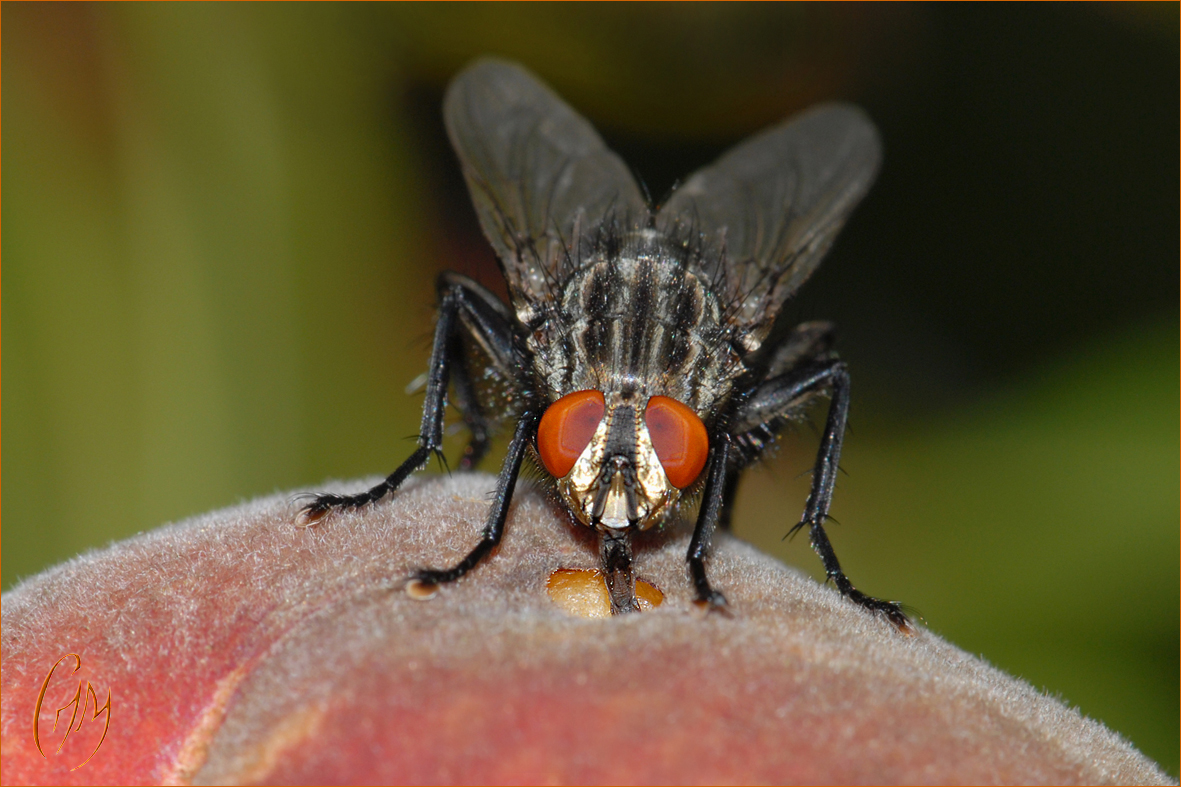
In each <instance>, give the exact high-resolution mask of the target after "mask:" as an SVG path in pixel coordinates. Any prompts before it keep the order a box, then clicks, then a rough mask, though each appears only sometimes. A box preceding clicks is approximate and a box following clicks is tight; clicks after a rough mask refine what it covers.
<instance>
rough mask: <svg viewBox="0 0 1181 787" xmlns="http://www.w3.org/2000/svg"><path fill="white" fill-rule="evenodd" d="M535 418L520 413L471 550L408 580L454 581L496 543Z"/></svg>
mask: <svg viewBox="0 0 1181 787" xmlns="http://www.w3.org/2000/svg"><path fill="white" fill-rule="evenodd" d="M539 420H540V418H539V417H538V416H535V415H533V414H532V413H524V414H522V416H521V418H520V420H518V421H517V428H516V430H514V432H513V439H512V441H511V442H510V443H509V446H508V455H507V456H505V458H504V465H503V466H502V467H501V468H500V478H499V479H498V480H497V482H496V492H495V494H494V496H493V498H492V508H490V509H489V511H488V521H487V523H486V524H485V525H484V531H483V532H482V533H481V534H480V543H478V544H476V547H475V549H473V550H472V551H471V552H469V553H468V555H467V557H465V558H464V559H463V560H461V561H459V562H458V563H456V564H455V565H454V566H452V567H451V568H446V569H431V568H424V569H420V570H418V571H416V572H414V574H412V575H411V580H412V581H415V582H418V583H421V584H423V585H428V586H430V585H441V584H443V583H446V582H454V581H455V580H457V579H459V578H460V577H462V576H463V575H464V574H466V573H467V572H469V571H471V570H472V569H473V568H475V567H476V566H477V565H478V564H479V562H480V561H481V560H483V559H484V557H485V556H486V555H487V554H488V553H489V552H491V551H492V550H493V549H494V548H495V547H496V545H497V544H499V543H500V538H501V536H503V535H504V521H505V518H506V517H507V516H508V506H509V502H510V501H512V498H513V489H514V488H516V485H517V477H518V476H519V475H520V473H521V460H522V459H524V458H525V451H526V450H527V449H528V447H529V443H530V442H531V441H532V440H533V435H534V434H535V433H536V432H537V423H538V421H539Z"/></svg>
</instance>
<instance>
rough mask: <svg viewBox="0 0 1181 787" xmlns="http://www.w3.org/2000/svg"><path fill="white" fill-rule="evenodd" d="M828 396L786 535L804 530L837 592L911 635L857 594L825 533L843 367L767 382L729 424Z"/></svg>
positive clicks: (844, 408) (900, 619)
mask: <svg viewBox="0 0 1181 787" xmlns="http://www.w3.org/2000/svg"><path fill="white" fill-rule="evenodd" d="M826 388H827V389H828V390H829V391H830V394H829V397H830V401H829V406H828V419H827V421H826V422H825V425H824V434H823V435H822V436H821V439H820V449H819V451H817V454H816V464H815V467H814V468H813V470H812V489H811V491H810V492H809V494H808V501H807V503H805V505H804V515H803V517H801V519H800V521H799V523H797V524H796V525H795V526H794V527H793V528H792V529H791V531H790V532H792V533H795V532H796V531H797V530H799V529H800V528H803V527H807V528H808V535H809V537H810V539H811V541H812V549H814V550H815V551H816V554H817V555H819V556H820V560H821V562H822V563H823V564H824V571H825V574H826V575H827V576H828V578H829V579H830V580H832V582H833V584H834V585H836V588H837V590H839V591H840V592H841V594H842V595H844V596H845V597H846V598H848V599H849V600H850V601H852V602H854V603H855V604H858V605H860V606H862V607H864V608H865V609H867V610H869V611H870V612H873V613H875V614H879V615H882V616H883V617H885V618H886V619H887V620H889V621H890V622H891V623H892V624H894V626H895V627H897V628H898V629H900V630H902V631H911V630H912V629H911V624H910V621H909V620H908V619H907V617H906V615H905V614H903V612H902V609H901V608H900V607H899V606H898V604H896V603H894V602H892V601H883V600H881V599H877V598H874V597H873V596H867V595H866V594H864V593H862V592H861V591H860V590H858V589H857V588H856V587H854V586H853V583H852V582H850V581H849V578H848V577H847V576H845V572H844V571H842V570H841V564H840V562H839V561H838V560H837V555H836V552H834V551H833V548H832V544H831V543H830V542H829V540H828V534H827V533H825V531H824V522H825V521H826V520H827V519H828V510H829V507H830V506H831V505H832V494H833V489H834V487H835V486H836V480H837V472H838V469H839V468H838V465H839V463H840V458H841V442H842V441H843V439H844V436H845V424H846V421H847V420H848V415H849V370H848V368H847V367H846V366H845V363H844V362H843V361H841V360H838V359H836V358H828V359H824V360H815V361H813V362H811V363H808V364H805V365H804V366H803V367H801V368H799V369H795V370H792V371H790V372H787V373H786V374H782V375H780V376H778V377H773V378H772V379H770V380H768V381H766V382H765V383H763V384H762V385H760V386H759V387H758V388H757V389H756V390H755V392H754V393H753V394H752V395H751V396H750V398H749V399H747V400H746V402H745V403H744V404H743V407H742V409H741V410H740V411H739V413H738V414H737V416H736V418H735V419H734V422H735V423H736V424H745V425H750V424H759V423H766V422H769V421H772V420H774V419H776V418H783V417H786V415H787V414H789V413H790V412H791V411H792V410H793V409H795V408H797V407H798V406H799V405H800V403H801V401H803V400H805V399H807V398H808V397H809V396H811V395H814V394H815V393H817V392H818V391H822V390H824V389H826Z"/></svg>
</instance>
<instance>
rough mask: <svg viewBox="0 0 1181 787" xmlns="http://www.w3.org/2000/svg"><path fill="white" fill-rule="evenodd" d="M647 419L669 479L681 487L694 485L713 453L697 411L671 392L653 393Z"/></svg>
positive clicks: (677, 486)
mask: <svg viewBox="0 0 1181 787" xmlns="http://www.w3.org/2000/svg"><path fill="white" fill-rule="evenodd" d="M644 420H645V421H646V422H647V423H648V435H649V436H650V437H651V438H652V447H653V448H655V449H656V455H657V456H658V457H660V464H661V466H663V467H664V474H665V475H667V476H668V480H669V483H671V484H672V485H673V486H675V487H676V488H677V489H684V488H685V487H687V486H690V485H691V484H692V483H693V482H694V481H696V480H697V476H699V475H701V470H702V468H704V467H705V460H706V458H707V457H708V456H709V435H708V434H707V433H706V431H705V424H703V423H701V419H700V418H698V417H697V413H695V412H693V411H692V410H690V409H689V408H688V407H686V406H685V405H683V404H681V403H680V402H678V401H677V400H676V399H670V398H668V397H667V396H653V397H652V398H651V399H649V400H648V409H647V410H646V411H645V412H644Z"/></svg>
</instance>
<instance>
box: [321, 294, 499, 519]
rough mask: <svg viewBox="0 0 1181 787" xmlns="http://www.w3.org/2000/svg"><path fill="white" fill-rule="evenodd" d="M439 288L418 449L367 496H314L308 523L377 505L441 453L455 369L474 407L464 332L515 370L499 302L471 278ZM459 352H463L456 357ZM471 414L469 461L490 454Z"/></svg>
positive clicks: (463, 397)
mask: <svg viewBox="0 0 1181 787" xmlns="http://www.w3.org/2000/svg"><path fill="white" fill-rule="evenodd" d="M437 286H438V290H439V321H438V323H437V324H436V325H435V339H434V343H433V345H432V347H431V359H430V366H429V369H428V372H427V383H426V395H425V398H424V400H423V404H422V426H421V428H420V430H419V437H418V448H417V449H416V450H415V451H414V453H412V454H411V455H410V456H409V457H408V458H407V459H406V461H404V462H403V463H402V464H401V465H400V466H399V467H398V469H397V470H395V471H394V472H392V473H390V475H389V476H388V477H386V479H385V480H384V481H382V482H381V483H380V484H377V485H376V486H374V487H372V488H370V489H367V490H366V491H364V492H361V493H359V494H355V495H336V494H321V495H316V497H315V498H314V499H313V500H312V502H311V503H309V504H308V505H307V506H305V507H304V509H303V511H302V512H301V518H302V519H303V520H304V521H305V522H315V521H316V520H318V519H320V518H322V517H323V516H324V515H325V514H327V513H328V512H329V511H332V510H335V509H349V508H360V507H362V506H365V505H368V504H369V503H375V502H377V501H378V500H380V499H381V498H383V497H385V496H386V495H387V494H389V493H391V492H393V491H394V490H396V489H397V488H398V487H400V486H401V485H402V483H403V482H404V481H405V480H406V479H407V478H409V477H410V475H411V474H412V473H414V472H415V471H417V470H419V469H421V468H422V466H423V465H425V464H426V462H427V460H428V459H430V456H431V454H433V453H440V452H441V451H442V447H443V420H444V416H445V415H446V411H447V385H448V382H449V380H450V377H451V372H452V367H453V366H454V367H455V370H456V374H455V377H456V380H457V383H458V388H459V392H458V393H457V396H458V399H459V400H460V402H459V403H460V404H461V405H469V406H470V405H472V404H474V403H475V395H474V389H473V387H472V385H471V382H470V376H469V375H468V374H467V370H466V368H464V361H463V357H462V347H461V345H460V343H459V341H458V339H459V336H458V331H459V330H460V328H461V327H462V328H463V329H465V330H467V332H468V333H469V334H470V335H471V336H472V338H473V339H475V340H476V341H477V342H479V343H480V345H481V346H482V347H484V348H485V349H486V350H487V351H488V354H489V357H490V358H491V359H492V362H493V363H496V364H497V365H500V366H503V367H505V368H512V364H513V360H512V354H513V329H512V323H511V321H510V319H509V318H508V316H507V311H506V309H505V307H504V305H503V304H501V303H500V301H499V299H497V297H496V296H495V295H493V294H492V293H490V292H488V290H486V289H484V288H483V287H481V286H480V285H479V284H476V283H475V282H474V281H472V280H471V279H468V278H467V277H465V276H460V275H459V274H455V273H444V274H442V275H441V276H440V277H439V280H438V285H437ZM456 348H459V349H460V352H459V353H458V354H457V352H456ZM472 412H473V413H474V414H473V415H472V416H470V417H468V416H467V415H466V413H465V417H467V418H468V423H469V425H472V424H474V425H475V427H476V428H475V429H473V439H472V443H473V445H472V446H469V452H468V456H471V455H473V454H475V455H477V458H478V456H479V455H482V454H483V452H484V451H486V450H487V429H486V424H485V421H484V417H483V415H482V413H481V411H480V410H479V409H478V408H476V409H474V410H473V411H472Z"/></svg>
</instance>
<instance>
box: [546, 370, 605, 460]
mask: <svg viewBox="0 0 1181 787" xmlns="http://www.w3.org/2000/svg"><path fill="white" fill-rule="evenodd" d="M606 411H607V405H606V403H605V402H604V401H603V394H602V392H600V391H578V392H576V393H572V394H567V395H566V396H563V397H562V398H561V399H559V400H558V401H556V402H554V403H553V404H551V405H550V406H549V409H547V410H546V411H545V415H543V416H541V423H540V424H538V426H537V452H538V453H540V454H541V462H542V464H544V465H545V469H546V470H549V471H550V475H553V476H556V477H557V478H563V477H564V476H565V475H566V474H567V473H569V472H570V469H571V468H572V467H574V463H575V462H577V461H578V457H580V456H582V452H583V451H585V450H586V447H587V446H588V445H590V441H591V437H593V436H594V434H595V430H596V429H598V428H599V422H600V421H602V420H603V413H605V412H606Z"/></svg>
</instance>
